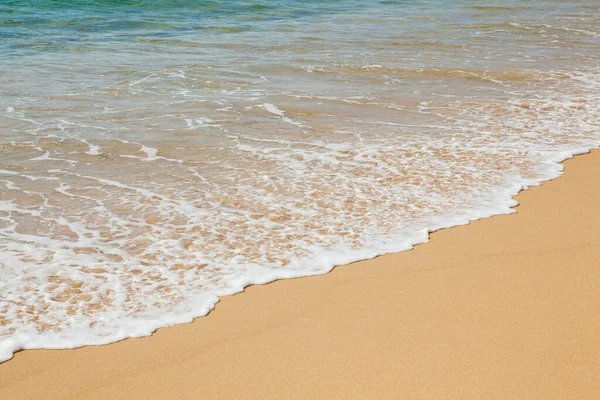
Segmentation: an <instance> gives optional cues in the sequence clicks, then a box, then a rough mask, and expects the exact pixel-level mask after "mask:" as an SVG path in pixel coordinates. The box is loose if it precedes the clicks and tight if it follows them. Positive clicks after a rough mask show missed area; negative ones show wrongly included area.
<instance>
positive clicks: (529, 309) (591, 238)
mask: <svg viewBox="0 0 600 400" xmlns="http://www.w3.org/2000/svg"><path fill="white" fill-rule="evenodd" d="M565 166H566V174H565V176H563V177H561V178H560V179H557V180H554V181H551V182H548V183H545V184H543V185H542V186H540V187H535V188H532V189H530V190H527V191H525V192H522V193H521V194H520V195H519V196H518V197H517V200H518V201H519V203H520V206H519V207H518V213H517V214H512V215H504V216H496V217H493V218H490V219H485V220H480V221H477V222H474V223H472V224H470V225H467V226H462V227H456V228H452V229H446V230H442V231H439V232H437V233H434V234H432V236H431V242H430V243H427V244H423V245H420V246H417V247H416V248H415V249H414V250H412V251H409V252H404V253H399V254H392V255H387V256H383V257H378V258H377V259H375V260H369V261H364V262H359V263H355V264H352V265H349V266H344V267H340V268H336V269H335V270H334V271H333V272H332V273H330V274H327V275H324V276H318V277H309V278H301V279H293V280H286V281H278V282H275V283H272V284H269V285H265V286H253V287H250V288H248V289H247V290H246V292H245V293H242V294H239V295H236V296H232V297H227V298H224V299H222V301H221V302H220V303H219V304H218V305H217V308H216V310H215V311H214V312H212V313H211V314H210V315H209V316H208V317H204V318H200V319H198V320H196V321H195V322H194V323H192V324H187V325H179V326H175V327H171V328H167V329H161V330H159V331H158V332H156V333H155V334H154V335H153V336H152V337H148V338H142V339H130V340H125V341H123V342H120V343H116V344H111V345H108V346H100V347H86V348H82V349H77V350H43V351H24V352H20V353H18V354H16V355H15V357H14V359H13V360H11V361H8V362H6V363H4V364H1V365H0V398H2V399H20V398H44V399H51V398H57V399H59V398H60V399H64V398H86V399H89V398H92V399H94V398H103V399H115V398H196V399H199V398H203V399H216V398H223V399H242V398H243V399H246V398H256V399H265V398H276V399H284V398H285V399H289V398H310V399H315V398H326V399H342V398H343V399H347V398H352V399H354V398H355V399H373V398H390V399H403V398H406V399H418V398H428V399H429V398H436V399H440V398H449V399H470V398H473V399H482V398H485V399H490V398H497V399H554V398H555V399H592V398H598V397H597V396H598V395H599V393H600V334H599V333H600V314H599V310H600V295H599V293H600V209H599V208H598V204H600V178H599V177H600V152H599V151H595V152H592V153H591V154H589V155H583V156H579V157H576V158H575V159H573V160H569V161H567V162H565Z"/></svg>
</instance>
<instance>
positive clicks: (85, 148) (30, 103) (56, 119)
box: [0, 0, 600, 360]
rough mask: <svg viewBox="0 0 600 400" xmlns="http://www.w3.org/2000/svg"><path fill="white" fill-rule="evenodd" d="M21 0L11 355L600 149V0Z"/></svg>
mask: <svg viewBox="0 0 600 400" xmlns="http://www.w3.org/2000/svg"><path fill="white" fill-rule="evenodd" d="M72 3H73V2H71V1H50V0H38V1H24V0H23V1H3V2H0V360H6V359H8V358H10V357H11V355H12V353H13V352H14V351H16V350H19V349H22V348H40V347H44V348H65V347H75V346H81V345H85V344H101V343H108V342H112V341H115V340H119V339H122V338H125V337H132V336H141V335H147V334H149V333H150V332H151V331H152V330H154V329H156V328H157V327H161V326H166V325H170V324H174V323H179V322H186V321H190V320H191V319H192V318H193V317H197V316H201V315H204V314H206V313H207V312H208V311H209V310H210V309H211V308H212V307H213V306H214V304H215V303H216V301H217V300H218V296H222V295H226V294H232V293H235V292H238V291H240V290H242V288H243V287H244V286H246V285H248V284H251V283H264V282H268V281H271V280H273V279H277V278H285V277H293V276H302V275H311V274H319V273H324V272H327V271H329V270H330V269H331V268H332V267H333V266H334V265H339V264H343V263H347V262H351V261H355V260H359V259H366V258H370V257H373V256H375V255H378V254H382V253H385V252H390V251H400V250H404V249H408V248H410V246H411V245H413V244H415V243H419V242H423V241H426V240H427V235H428V232H430V231H432V230H435V229H439V228H441V227H448V226H453V225H457V224H464V223H467V222H468V221H469V220H473V219H477V218H481V217H486V216H490V215H493V214H498V213H508V212H511V209H510V207H511V206H513V205H514V204H515V202H514V201H513V200H511V195H513V194H515V193H516V192H517V191H518V190H520V189H521V188H523V187H525V186H527V185H532V184H537V183H539V182H540V181H542V180H545V179H550V178H553V177H556V176H557V175H558V174H559V173H560V171H561V167H560V165H558V164H556V162H559V161H561V160H562V159H564V158H565V157H568V156H570V155H571V154H575V153H577V152H581V151H585V150H586V149H589V148H591V147H595V146H598V145H599V144H600V5H598V4H597V2H594V1H587V2H586V1H581V2H577V3H571V2H564V1H547V2H535V3H534V2H522V1H503V2H497V1H466V0H461V1H453V2H448V1H413V2H405V1H373V0H367V1H349V0H339V1H322V2H319V4H316V5H313V4H311V5H307V3H306V2H300V1H288V0H286V1H269V2H267V1H263V2H256V1H228V2H218V1H200V2H192V1H182V0H180V1H129V2H124V1H106V0H104V1H99V0H98V1H79V2H75V3H77V4H72Z"/></svg>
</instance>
